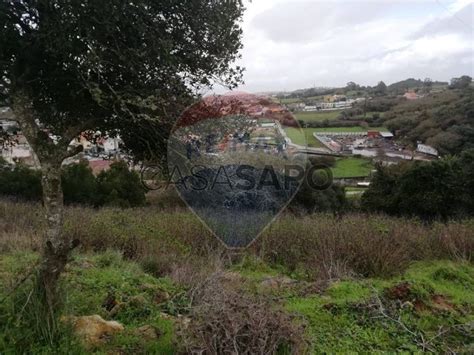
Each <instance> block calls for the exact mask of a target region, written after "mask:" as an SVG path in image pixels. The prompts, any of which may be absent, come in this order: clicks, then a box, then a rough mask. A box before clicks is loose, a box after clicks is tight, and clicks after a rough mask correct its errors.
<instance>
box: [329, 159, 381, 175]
mask: <svg viewBox="0 0 474 355" xmlns="http://www.w3.org/2000/svg"><path fill="white" fill-rule="evenodd" d="M373 168H374V166H373V164H372V163H371V161H370V160H368V159H364V158H355V157H349V158H341V159H338V160H337V161H336V165H335V166H334V168H333V169H332V173H333V175H334V177H335V178H350V177H363V176H369V175H370V173H371V172H372V170H373Z"/></svg>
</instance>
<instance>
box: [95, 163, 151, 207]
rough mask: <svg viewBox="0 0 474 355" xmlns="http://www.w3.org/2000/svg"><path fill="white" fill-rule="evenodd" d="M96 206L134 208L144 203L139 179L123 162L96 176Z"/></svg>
mask: <svg viewBox="0 0 474 355" xmlns="http://www.w3.org/2000/svg"><path fill="white" fill-rule="evenodd" d="M97 185H98V196H97V200H98V204H99V205H112V206H119V207H122V208H125V207H136V206H140V205H143V204H144V203H145V190H144V187H143V185H142V184H141V181H140V177H139V176H138V173H136V172H135V171H131V170H130V169H129V168H128V165H127V163H125V162H116V163H113V164H112V165H111V166H110V169H109V170H106V171H103V172H101V173H100V174H99V176H97Z"/></svg>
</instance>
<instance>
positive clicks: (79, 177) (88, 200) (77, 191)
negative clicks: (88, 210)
mask: <svg viewBox="0 0 474 355" xmlns="http://www.w3.org/2000/svg"><path fill="white" fill-rule="evenodd" d="M61 184H62V187H63V192H64V203H66V204H81V205H90V206H94V205H97V201H96V200H97V182H96V179H95V176H94V174H92V169H91V168H90V167H89V165H88V164H87V162H86V161H82V162H80V163H79V164H71V165H68V166H67V167H66V168H64V169H63V172H62V178H61Z"/></svg>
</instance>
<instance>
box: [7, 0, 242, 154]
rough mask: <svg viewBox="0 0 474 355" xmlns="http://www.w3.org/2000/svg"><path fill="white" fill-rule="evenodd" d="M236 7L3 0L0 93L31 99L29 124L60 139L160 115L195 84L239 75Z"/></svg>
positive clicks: (163, 1)
mask: <svg viewBox="0 0 474 355" xmlns="http://www.w3.org/2000/svg"><path fill="white" fill-rule="evenodd" d="M242 12H243V6H242V3H241V2H240V1H213V0H212V1H211V0H209V1H192V0H185V1H174V0H160V1H154V0H131V1H128V0H127V1H123V0H107V1H83V0H72V1H70V0H53V1H51V0H36V1H22V0H19V1H18V0H8V1H2V2H1V3H0V23H1V24H2V25H1V26H0V97H1V98H0V99H2V100H4V101H5V102H6V103H7V104H8V105H10V106H12V107H13V108H14V110H15V102H16V103H17V106H20V107H22V106H25V104H27V105H31V114H30V115H31V116H33V117H31V119H30V120H29V125H30V126H34V125H35V123H38V121H39V122H40V124H41V128H43V129H46V130H47V131H48V132H50V133H51V134H54V135H57V136H59V137H61V138H62V139H61V140H60V143H62V144H63V145H67V144H69V142H70V140H71V139H72V138H74V137H75V136H76V135H77V134H78V133H80V132H81V131H83V130H84V129H102V130H109V131H110V132H111V131H116V130H127V129H129V128H130V126H131V125H133V126H137V125H139V124H140V121H142V120H145V119H148V120H150V118H152V119H157V118H161V119H163V118H164V117H166V116H167V115H173V113H175V111H177V110H179V109H180V108H181V106H182V105H183V103H182V102H183V99H184V98H188V97H189V96H190V95H191V94H192V92H193V90H194V89H197V88H201V87H203V86H209V85H212V84H213V83H214V82H215V81H216V80H219V81H220V82H223V83H225V84H226V85H228V86H231V87H232V86H234V85H235V84H236V83H237V82H238V81H239V80H240V78H241V69H240V68H238V67H235V68H233V67H232V66H231V63H233V62H234V61H235V59H237V58H238V51H239V49H240V48H241V42H240V38H241V29H240V26H239V20H240V18H241V16H242ZM22 100H23V101H22ZM184 104H187V102H186V101H185V103H184ZM19 110H20V109H18V108H17V112H16V113H15V114H16V115H17V116H18V115H19V114H21V113H19V112H18V111H19ZM23 118H24V117H23ZM35 120H38V121H35ZM25 123H28V122H25ZM25 123H23V127H22V129H25V127H24V126H25ZM128 132H129V131H128ZM128 136H129V135H125V139H127V138H128ZM130 138H131V137H130ZM134 138H135V137H134ZM35 139H37V140H39V141H40V140H41V139H43V140H47V137H44V136H42V137H41V135H35ZM34 143H35V142H30V144H32V145H34ZM37 143H39V142H37Z"/></svg>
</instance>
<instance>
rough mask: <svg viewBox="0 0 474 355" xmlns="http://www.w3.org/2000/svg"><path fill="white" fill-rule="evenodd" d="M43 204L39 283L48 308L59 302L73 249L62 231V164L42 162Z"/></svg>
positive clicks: (52, 307) (52, 308)
mask: <svg viewBox="0 0 474 355" xmlns="http://www.w3.org/2000/svg"><path fill="white" fill-rule="evenodd" d="M41 170H42V180H41V182H42V186H43V203H44V208H45V212H46V220H47V232H46V236H45V241H44V245H43V258H42V263H41V266H40V270H39V275H38V286H39V289H40V290H41V292H42V293H43V292H44V297H45V301H46V302H47V305H48V308H49V309H50V310H51V311H52V310H54V308H55V306H56V303H57V301H58V300H57V285H58V280H59V276H60V275H61V273H62V272H63V270H64V268H65V266H66V263H67V261H68V256H69V253H70V252H71V249H72V245H71V241H70V240H69V238H68V237H67V236H65V235H64V234H63V233H62V222H63V191H62V186H61V163H52V164H51V163H45V162H43V163H42V168H41Z"/></svg>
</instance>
